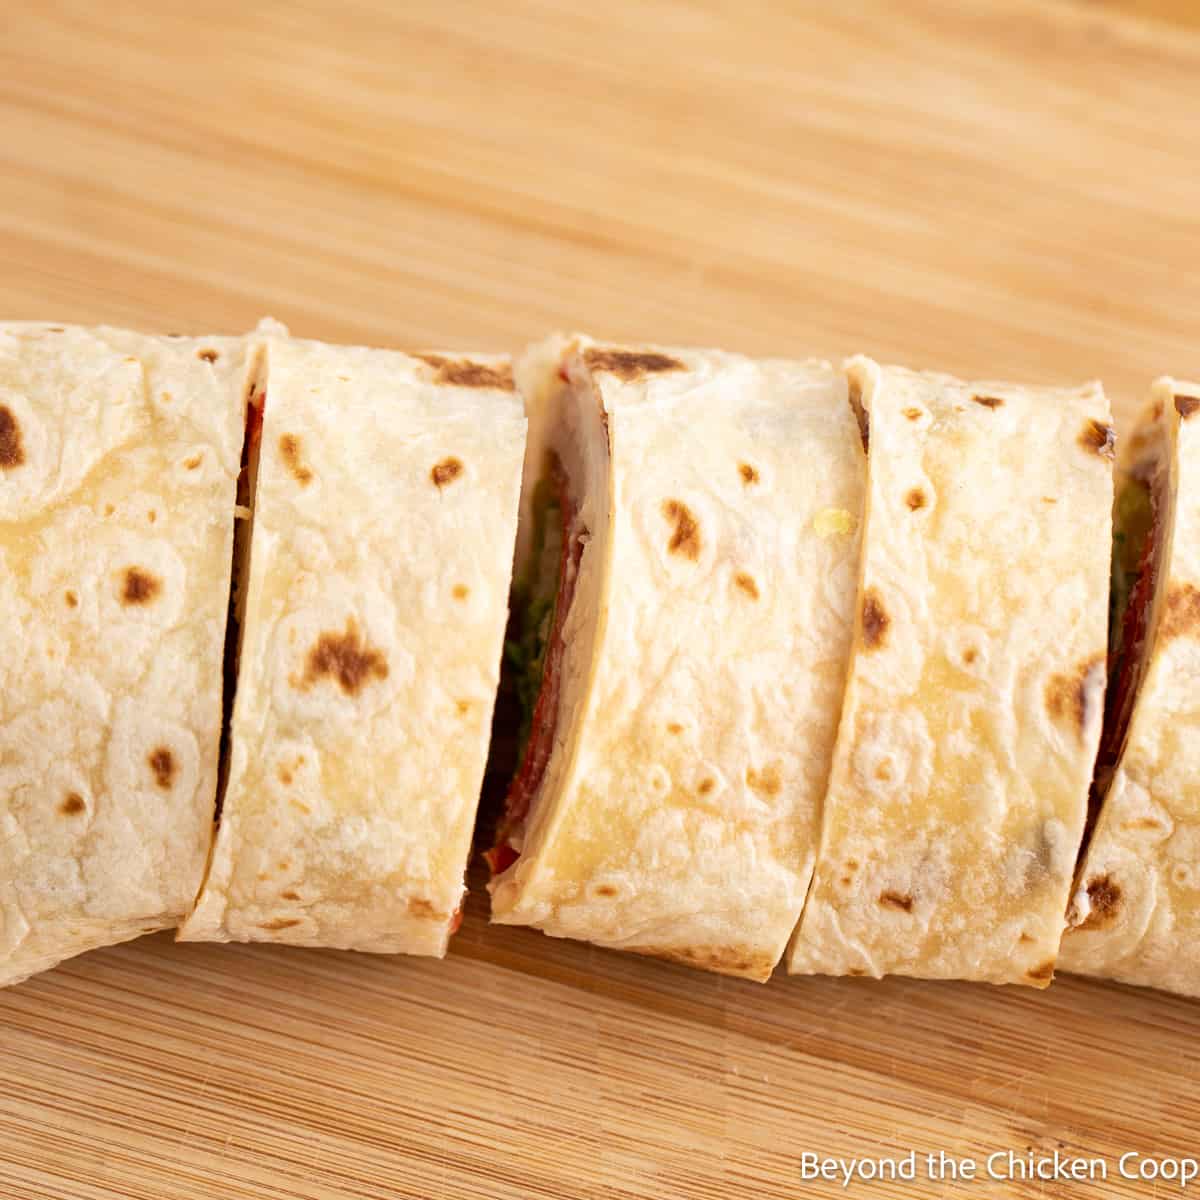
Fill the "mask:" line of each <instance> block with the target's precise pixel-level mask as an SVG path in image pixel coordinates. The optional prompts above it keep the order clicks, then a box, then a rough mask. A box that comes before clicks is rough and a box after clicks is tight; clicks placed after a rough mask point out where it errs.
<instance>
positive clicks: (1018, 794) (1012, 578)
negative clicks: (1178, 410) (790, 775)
mask: <svg viewBox="0 0 1200 1200" xmlns="http://www.w3.org/2000/svg"><path fill="white" fill-rule="evenodd" d="M848 365H849V370H850V379H851V393H852V396H856V397H857V398H858V400H859V402H860V403H861V405H862V407H863V413H864V420H865V421H867V422H868V423H869V454H868V476H869V482H868V488H867V493H868V500H867V517H866V524H865V532H864V535H863V536H864V540H863V560H862V575H861V582H860V589H859V599H858V620H857V625H856V630H855V637H854V649H853V652H852V661H851V666H850V672H849V678H848V683H847V689H846V696H845V701H844V705H843V709H842V717H841V724H840V727H839V733H838V742H837V748H836V751H835V753H834V760H833V768H832V773H831V779H830V785H829V792H828V795H827V796H826V798H825V805H824V818H823V826H822V833H821V847H820V852H819V855H818V862H817V868H816V873H815V876H814V879H813V886H812V891H811V893H810V896H809V899H808V902H807V904H806V906H805V910H804V916H803V919H802V921H801V924H800V928H799V930H798V932H797V936H796V939H795V942H794V944H793V947H792V950H791V955H790V962H789V969H790V970H791V971H793V972H797V973H812V972H821V973H827V974H855V975H872V976H882V975H886V974H905V975H917V976H925V977H929V978H952V979H976V980H988V981H991V982H994V983H1009V982H1011V983H1024V984H1030V985H1032V986H1035V987H1044V986H1046V984H1048V983H1049V981H1050V978H1051V976H1052V974H1053V969H1054V961H1055V956H1056V954H1057V951H1058V945H1059V940H1060V937H1061V934H1062V929H1063V914H1064V912H1065V908H1066V901H1067V897H1068V893H1069V891H1070V887H1071V877H1072V873H1073V870H1074V865H1075V856H1076V852H1077V849H1078V846H1079V842H1080V838H1081V835H1082V832H1083V826H1084V818H1085V813H1086V803H1087V794H1088V783H1089V780H1090V778H1091V772H1092V765H1093V760H1094V758H1095V752H1096V744H1097V739H1098V737H1099V734H1100V724H1101V710H1102V707H1103V701H1102V698H1103V695H1104V678H1105V632H1106V624H1107V595H1108V567H1109V550H1110V543H1109V530H1110V524H1109V513H1110V510H1111V507H1112V466H1111V458H1112V429H1111V425H1110V416H1109V408H1108V403H1107V401H1106V399H1105V397H1104V393H1103V391H1102V389H1101V388H1100V386H1099V385H1098V384H1093V385H1089V386H1086V387H1083V388H1079V389H1076V390H1060V389H1051V388H1036V389H1035V388H1023V387H1015V386H1012V385H1008V384H1000V383H977V384H970V383H963V382H960V381H959V380H956V379H951V378H949V377H946V376H941V375H932V374H917V373H913V372H909V371H905V370H901V369H899V368H894V367H884V368H881V367H879V366H877V365H876V364H875V363H874V362H872V361H870V360H869V359H865V358H857V359H854V360H852V361H851V362H850V363H849V364H848Z"/></svg>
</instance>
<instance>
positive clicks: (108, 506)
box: [104, 504, 117, 517]
mask: <svg viewBox="0 0 1200 1200" xmlns="http://www.w3.org/2000/svg"><path fill="white" fill-rule="evenodd" d="M116 511H117V510H116V509H115V508H114V507H113V506H112V505H111V504H106V505H105V506H104V515H105V516H106V517H111V516H112V515H113V513H115V512H116Z"/></svg>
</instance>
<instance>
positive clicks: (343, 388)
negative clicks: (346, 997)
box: [179, 336, 525, 955]
mask: <svg viewBox="0 0 1200 1200" xmlns="http://www.w3.org/2000/svg"><path fill="white" fill-rule="evenodd" d="M266 368H267V385H266V386H267V399H266V404H265V413H264V417H263V426H262V449H261V455H260V458H259V461H258V464H257V493H256V497H255V503H254V518H253V534H252V537H251V539H250V551H249V557H250V561H249V567H248V572H247V576H246V587H247V592H246V598H245V600H246V602H245V615H244V620H243V625H242V634H241V638H242V645H241V655H240V664H239V674H238V686H237V694H236V697H235V700H234V706H233V716H232V722H231V730H230V762H229V783H228V788H227V791H226V794H225V798H224V807H223V811H222V814H221V824H220V830H219V833H218V836H217V841H216V847H215V849H214V852H213V858H212V864H211V867H210V869H209V872H208V877H207V879H206V881H205V884H204V888H203V891H202V892H201V894H200V897H199V900H198V902H197V905H196V909H195V912H194V913H192V915H191V917H190V918H189V919H188V921H187V922H186V924H185V925H184V926H183V928H182V929H181V930H180V934H179V936H180V938H181V939H183V940H217V941H230V940H232V941H275V942H287V943H291V944H294V945H303V946H330V947H340V948H346V949H356V950H368V951H377V952H381V953H383V952H396V951H407V952H410V953H414V954H432V955H440V954H442V953H444V951H445V948H446V944H447V940H448V938H449V936H450V934H451V932H452V931H453V929H454V927H455V926H456V923H457V911H458V908H459V905H460V902H461V899H462V896H463V890H464V888H463V874H464V867H465V862H466V857H467V853H468V850H469V847H470V841H471V832H472V827H473V823H474V817H475V810H476V805H477V802H478V797H479V789H480V781H481V779H482V775H483V768H484V762H485V758H486V754H487V746H488V737H489V731H490V725H491V715H492V706H493V703H494V699H495V693H496V687H497V682H498V678H499V667H500V651H501V645H502V641H503V636H504V624H505V616H506V611H507V599H508V586H509V579H510V575H511V566H512V554H513V541H514V537H515V532H516V513H517V501H518V494H519V489H520V475H521V462H522V456H523V452H524V439H525V416H524V413H523V411H522V406H521V403H520V401H519V400H518V398H517V396H516V393H515V391H514V389H513V382H512V371H511V366H510V364H509V362H508V360H507V359H501V358H484V357H476V356H463V355H454V356H440V355H417V356H413V355H407V354H401V353H398V352H394V351H387V350H368V349H361V348H355V347H345V346H329V345H322V344H320V343H317V342H306V341H299V340H291V339H288V338H286V337H282V336H270V337H268V338H267V339H266Z"/></svg>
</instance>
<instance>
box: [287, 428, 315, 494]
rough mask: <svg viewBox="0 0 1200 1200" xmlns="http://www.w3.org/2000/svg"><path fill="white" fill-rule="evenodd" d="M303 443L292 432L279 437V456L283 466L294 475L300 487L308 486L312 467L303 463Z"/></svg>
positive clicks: (310, 481)
mask: <svg viewBox="0 0 1200 1200" xmlns="http://www.w3.org/2000/svg"><path fill="white" fill-rule="evenodd" d="M303 449H304V447H303V444H302V443H301V441H300V439H299V438H298V437H297V436H296V434H294V433H285V434H284V435H283V436H282V437H281V438H280V439H279V457H280V458H282V459H283V462H284V466H286V467H287V469H288V470H289V471H291V473H292V474H293V475H294V476H295V477H296V482H297V483H299V484H300V486H301V487H308V485H309V484H310V483H312V477H313V473H312V468H311V467H308V466H306V465H305V463H304V458H303Z"/></svg>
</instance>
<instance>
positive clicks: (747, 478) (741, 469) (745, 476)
mask: <svg viewBox="0 0 1200 1200" xmlns="http://www.w3.org/2000/svg"><path fill="white" fill-rule="evenodd" d="M738 474H739V475H740V476H741V477H742V482H743V483H744V484H745V485H746V486H747V487H749V486H750V485H751V484H752V483H757V482H758V471H757V470H756V469H755V468H754V467H752V466H751V465H750V464H749V463H748V462H744V463H738Z"/></svg>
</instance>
